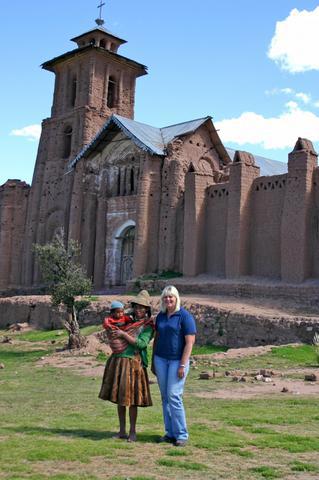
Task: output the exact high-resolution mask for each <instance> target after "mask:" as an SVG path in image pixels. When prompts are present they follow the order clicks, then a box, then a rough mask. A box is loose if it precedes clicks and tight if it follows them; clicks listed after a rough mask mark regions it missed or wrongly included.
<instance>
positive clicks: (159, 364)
mask: <svg viewBox="0 0 319 480" xmlns="http://www.w3.org/2000/svg"><path fill="white" fill-rule="evenodd" d="M180 363H181V361H180V360H167V359H166V358H162V357H158V356H157V355H155V356H154V367H155V372H156V376H157V382H158V386H159V389H160V392H161V397H162V405H163V417H164V425H165V435H167V436H168V437H171V438H175V439H176V440H187V439H188V431H187V425H186V417H185V410H184V405H183V391H184V385H185V380H186V376H187V374H188V370H189V364H187V365H186V367H185V375H184V377H183V378H178V375H177V371H178V367H179V365H180Z"/></svg>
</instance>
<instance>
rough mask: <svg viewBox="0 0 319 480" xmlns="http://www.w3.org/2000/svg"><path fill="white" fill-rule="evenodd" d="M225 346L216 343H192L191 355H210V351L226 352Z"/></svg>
mask: <svg viewBox="0 0 319 480" xmlns="http://www.w3.org/2000/svg"><path fill="white" fill-rule="evenodd" d="M227 350H228V348H227V347H220V346H217V345H194V347H193V351H192V355H210V354H212V353H218V352H227Z"/></svg>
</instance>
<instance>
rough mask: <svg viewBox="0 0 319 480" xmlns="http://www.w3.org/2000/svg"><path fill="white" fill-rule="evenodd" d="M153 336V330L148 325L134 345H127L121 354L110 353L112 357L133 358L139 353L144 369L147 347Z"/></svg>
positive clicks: (146, 360) (146, 362)
mask: <svg viewBox="0 0 319 480" xmlns="http://www.w3.org/2000/svg"><path fill="white" fill-rule="evenodd" d="M153 334H154V330H153V328H152V327H151V326H150V325H149V326H148V327H146V328H144V330H143V331H142V332H141V333H140V334H139V336H138V337H137V338H136V340H135V344H134V345H131V344H129V345H128V347H126V349H125V350H124V351H123V352H121V353H112V355H113V357H126V358H133V357H134V355H135V354H136V353H139V354H140V355H141V358H142V362H143V365H144V367H147V366H148V359H147V345H148V344H149V343H150V341H151V340H152V337H153Z"/></svg>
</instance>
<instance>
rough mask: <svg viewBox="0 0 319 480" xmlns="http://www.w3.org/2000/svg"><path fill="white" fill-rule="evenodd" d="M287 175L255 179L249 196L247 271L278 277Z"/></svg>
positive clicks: (253, 273)
mask: <svg viewBox="0 0 319 480" xmlns="http://www.w3.org/2000/svg"><path fill="white" fill-rule="evenodd" d="M286 181H287V175H277V176H272V177H258V179H257V180H255V182H254V184H253V188H252V194H251V204H252V217H251V225H250V235H251V250H250V272H251V274H252V275H257V276H264V277H271V278H280V274H281V219H282V215H283V206H284V196H285V185H286Z"/></svg>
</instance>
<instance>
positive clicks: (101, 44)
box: [100, 40, 106, 48]
mask: <svg viewBox="0 0 319 480" xmlns="http://www.w3.org/2000/svg"><path fill="white" fill-rule="evenodd" d="M105 46H106V44H105V40H100V47H101V48H105Z"/></svg>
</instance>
